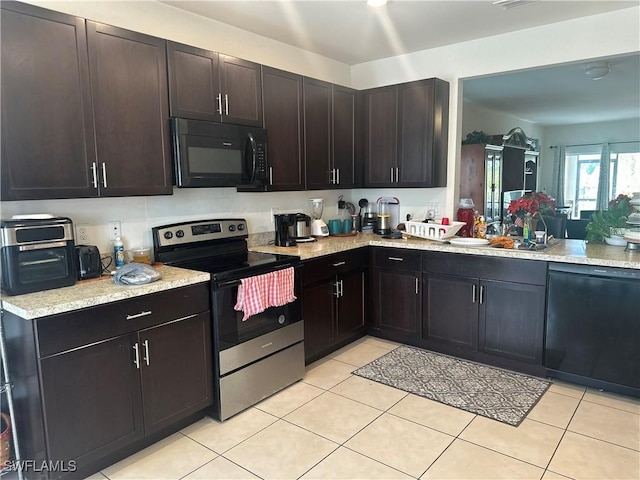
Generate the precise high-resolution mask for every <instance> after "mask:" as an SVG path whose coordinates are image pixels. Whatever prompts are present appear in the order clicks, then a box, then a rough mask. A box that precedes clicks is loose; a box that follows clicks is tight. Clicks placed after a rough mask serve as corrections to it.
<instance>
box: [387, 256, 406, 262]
mask: <svg viewBox="0 0 640 480" xmlns="http://www.w3.org/2000/svg"><path fill="white" fill-rule="evenodd" d="M389 260H393V261H394V262H404V258H400V257H389Z"/></svg>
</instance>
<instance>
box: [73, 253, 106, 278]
mask: <svg viewBox="0 0 640 480" xmlns="http://www.w3.org/2000/svg"><path fill="white" fill-rule="evenodd" d="M76 253H77V254H78V280H85V279H87V278H98V277H99V276H100V275H102V263H101V262H100V251H99V250H98V247H96V246H94V245H76Z"/></svg>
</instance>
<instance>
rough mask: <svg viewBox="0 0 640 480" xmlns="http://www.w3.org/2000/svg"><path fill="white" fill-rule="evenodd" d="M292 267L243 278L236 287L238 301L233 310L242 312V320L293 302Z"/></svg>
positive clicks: (294, 297)
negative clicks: (270, 308)
mask: <svg viewBox="0 0 640 480" xmlns="http://www.w3.org/2000/svg"><path fill="white" fill-rule="evenodd" d="M293 280H294V270H293V267H289V268H285V269H284V270H276V271H275V272H270V273H265V274H264V275H256V276H255V277H249V278H243V279H242V280H241V281H240V286H239V287H238V299H237V301H236V306H235V307H234V309H235V310H236V311H239V312H240V311H242V312H244V316H243V317H242V320H243V321H245V320H246V319H247V318H249V317H250V316H252V315H256V314H257V313H260V312H264V311H265V310H266V309H267V308H269V307H279V306H281V305H286V304H287V303H290V302H293V301H294V300H295V299H296V296H295V295H294V282H293Z"/></svg>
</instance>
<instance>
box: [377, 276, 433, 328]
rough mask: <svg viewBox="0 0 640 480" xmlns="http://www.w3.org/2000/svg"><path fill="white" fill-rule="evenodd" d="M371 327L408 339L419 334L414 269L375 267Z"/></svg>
mask: <svg viewBox="0 0 640 480" xmlns="http://www.w3.org/2000/svg"><path fill="white" fill-rule="evenodd" d="M373 285H374V291H373V292H372V294H373V298H375V308H374V312H375V313H374V315H375V318H374V327H375V328H377V329H380V330H385V331H388V332H393V333H396V334H399V335H401V336H404V337H406V338H409V339H414V340H415V339H416V338H420V333H421V317H422V301H421V297H420V278H419V273H417V272H404V271H399V270H388V269H382V268H376V269H374V279H373Z"/></svg>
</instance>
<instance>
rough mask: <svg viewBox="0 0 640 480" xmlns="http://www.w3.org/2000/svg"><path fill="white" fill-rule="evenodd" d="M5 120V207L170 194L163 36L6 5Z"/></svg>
mask: <svg viewBox="0 0 640 480" xmlns="http://www.w3.org/2000/svg"><path fill="white" fill-rule="evenodd" d="M25 59H28V61H25ZM142 73H144V74H142ZM2 115H3V119H4V120H3V122H2V172H3V173H2V192H1V195H2V200H28V199H48V198H79V197H96V196H102V197H105V196H129V195H158V194H170V193H172V177H171V154H170V144H169V132H168V128H169V125H168V105H167V81H166V53H165V41H164V40H163V39H159V38H155V37H150V36H148V35H142V34H139V33H136V32H131V31H128V30H124V29H120V28H114V27H110V26H107V25H102V24H99V23H95V22H90V21H85V20H84V19H81V18H77V17H73V16H70V15H65V14H61V13H58V12H53V11H51V10H46V9H43V8H39V7H34V6H31V5H26V4H21V3H16V2H2Z"/></svg>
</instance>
